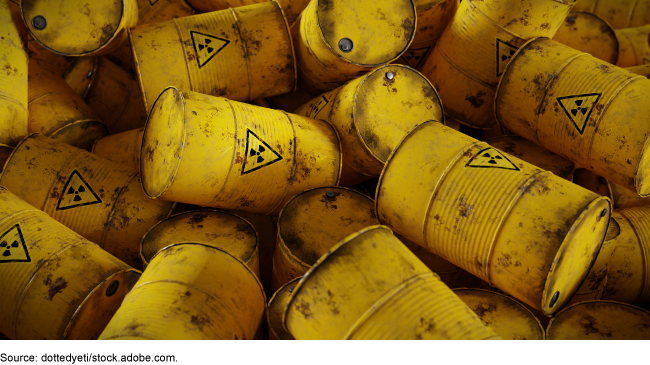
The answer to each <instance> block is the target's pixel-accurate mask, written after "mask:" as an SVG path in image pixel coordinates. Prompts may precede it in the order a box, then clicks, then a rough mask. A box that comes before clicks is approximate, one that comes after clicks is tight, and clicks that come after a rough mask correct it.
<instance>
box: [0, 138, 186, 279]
mask: <svg viewBox="0 0 650 365" xmlns="http://www.w3.org/2000/svg"><path fill="white" fill-rule="evenodd" d="M0 185H2V186H5V187H6V188H7V189H9V190H11V191H12V192H13V193H14V194H16V195H17V196H19V197H20V198H21V199H24V200H25V201H27V202H28V203H29V204H31V205H33V206H35V207H36V208H38V209H40V210H42V211H44V212H45V213H47V214H49V215H50V216H51V217H52V218H54V219H56V220H57V221H59V222H61V223H62V224H63V225H65V226H66V227H68V228H70V229H72V230H73V231H75V232H77V233H78V234H80V235H81V236H83V237H85V238H87V239H88V240H90V241H92V242H95V243H96V244H98V245H99V246H100V247H101V248H103V249H104V250H106V251H108V252H109V253H110V254H112V255H115V256H116V257H117V258H119V259H120V260H122V261H124V262H126V263H127V264H129V265H130V266H132V267H134V268H136V269H138V268H140V267H142V259H141V258H140V240H141V239H142V236H144V234H145V233H146V232H147V230H149V228H151V227H152V226H153V225H154V224H156V223H157V222H159V221H161V220H163V219H164V218H165V217H167V214H168V213H169V212H170V211H171V210H172V205H173V203H171V202H166V201H160V200H151V199H149V198H148V197H147V196H146V195H145V194H144V193H143V191H142V187H141V182H140V177H139V176H138V172H137V170H134V169H132V168H129V167H126V166H123V165H120V164H116V163H114V162H111V161H108V160H105V159H103V158H100V157H97V156H95V155H93V154H92V153H90V152H86V151H84V150H80V149H78V148H74V147H72V146H69V145H66V144H64V143H61V142H57V141H55V140H53V139H51V138H47V137H45V136H43V135H41V134H37V133H34V134H31V135H30V136H28V137H27V138H25V139H24V140H23V141H22V142H21V143H20V144H19V145H18V146H17V147H16V149H15V150H14V152H13V154H12V155H11V157H10V158H9V160H8V161H7V163H6V164H5V166H4V169H3V171H2V176H1V177H0Z"/></svg>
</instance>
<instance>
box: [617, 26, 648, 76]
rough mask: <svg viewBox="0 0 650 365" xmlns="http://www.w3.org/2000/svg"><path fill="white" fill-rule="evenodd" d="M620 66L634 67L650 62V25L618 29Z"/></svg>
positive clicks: (618, 64)
mask: <svg viewBox="0 0 650 365" xmlns="http://www.w3.org/2000/svg"><path fill="white" fill-rule="evenodd" d="M616 37H617V38H618V42H619V45H620V47H619V51H618V63H616V65H617V66H619V67H632V66H638V65H645V64H647V63H650V44H649V43H650V25H644V26H642V27H636V28H625V29H618V30H617V31H616Z"/></svg>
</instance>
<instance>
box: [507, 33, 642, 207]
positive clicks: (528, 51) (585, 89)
mask: <svg viewBox="0 0 650 365" xmlns="http://www.w3.org/2000/svg"><path fill="white" fill-rule="evenodd" d="M551 75H553V76H551ZM648 90H650V80H648V79H647V78H645V77H643V76H639V75H635V74H633V73H631V72H628V71H626V70H624V69H621V68H618V67H616V66H612V65H611V64H609V63H607V62H603V61H601V60H599V59H596V58H594V57H592V56H590V55H588V54H586V53H582V52H579V51H576V50H574V49H573V48H570V47H567V46H565V45H562V44H560V43H557V42H555V41H552V40H550V39H547V38H537V39H534V40H531V41H530V42H528V43H527V44H526V45H525V46H524V47H522V48H521V49H520V50H519V51H518V53H517V54H516V55H515V56H514V57H513V60H512V61H511V62H510V66H509V67H508V69H507V70H506V72H505V74H504V75H503V78H502V79H501V83H500V84H499V88H498V90H497V95H496V100H495V105H496V117H497V119H498V120H499V124H500V125H502V126H504V127H506V128H508V129H509V130H511V131H513V132H515V133H516V134H518V135H520V136H522V137H524V138H526V139H528V140H531V141H533V142H535V143H537V144H539V145H540V146H542V147H544V148H547V149H549V150H550V151H552V152H555V153H557V154H558V155H560V156H563V157H565V158H568V159H569V160H571V161H573V162H574V163H575V164H576V165H579V166H581V167H584V168H587V169H589V170H590V171H592V172H594V173H596V174H598V175H600V176H602V177H604V178H606V179H608V180H610V181H614V182H616V183H618V184H620V185H622V186H625V187H627V188H629V189H636V191H637V192H638V193H639V195H641V196H646V195H649V194H650V183H646V184H645V186H644V180H645V178H647V176H648V173H647V172H646V171H648V169H649V168H650V167H648V166H647V165H648V164H649V163H650V158H649V157H647V154H646V153H645V151H646V145H647V141H648V134H650V124H649V123H646V122H645V121H644V119H643V118H645V117H644V116H646V115H648V114H649V113H650V94H649V93H648V92H647V91H648Z"/></svg>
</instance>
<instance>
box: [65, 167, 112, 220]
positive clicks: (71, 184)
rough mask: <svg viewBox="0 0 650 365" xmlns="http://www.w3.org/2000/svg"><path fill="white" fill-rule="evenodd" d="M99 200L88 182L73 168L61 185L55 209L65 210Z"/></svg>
mask: <svg viewBox="0 0 650 365" xmlns="http://www.w3.org/2000/svg"><path fill="white" fill-rule="evenodd" d="M101 202H102V200H101V199H99V196H97V194H95V192H94V191H93V188H92V187H90V184H88V183H87V182H86V180H84V178H83V177H81V174H79V171H77V170H74V171H72V174H70V177H69V178H68V182H67V183H66V184H65V186H64V187H63V191H62V192H61V197H60V198H59V203H58V204H57V206H56V209H57V210H65V209H71V208H76V207H81V206H86V205H92V204H99V203H101Z"/></svg>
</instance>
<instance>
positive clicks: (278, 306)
mask: <svg viewBox="0 0 650 365" xmlns="http://www.w3.org/2000/svg"><path fill="white" fill-rule="evenodd" d="M300 279H302V276H299V277H297V278H295V279H293V280H291V281H290V282H288V283H286V284H284V285H283V286H282V287H281V288H280V289H278V290H277V291H276V292H275V294H273V296H272V297H271V299H270V300H269V305H268V308H267V309H266V321H267V322H268V324H269V340H295V338H293V336H292V335H291V333H289V331H287V329H286V328H284V323H283V322H282V316H283V315H284V312H285V311H286V310H287V305H289V300H290V299H291V293H292V292H293V290H294V289H295V288H296V285H298V281H299V280H300Z"/></svg>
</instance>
